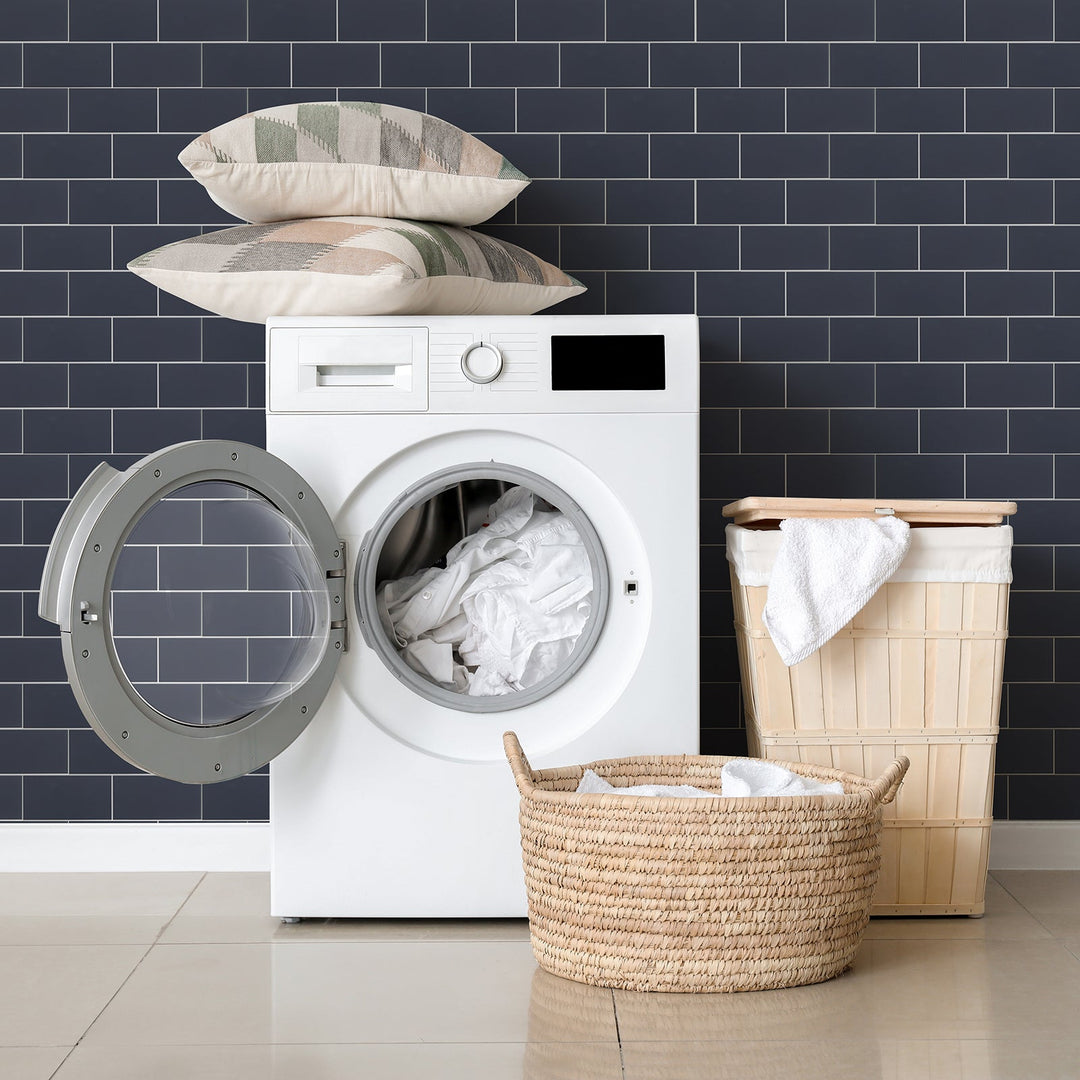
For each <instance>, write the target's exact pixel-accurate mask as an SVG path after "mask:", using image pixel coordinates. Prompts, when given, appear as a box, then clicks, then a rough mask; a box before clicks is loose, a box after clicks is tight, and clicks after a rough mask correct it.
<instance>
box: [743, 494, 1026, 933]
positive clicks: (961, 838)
mask: <svg viewBox="0 0 1080 1080" xmlns="http://www.w3.org/2000/svg"><path fill="white" fill-rule="evenodd" d="M883 510H886V511H895V513H896V514H897V516H901V517H904V518H905V519H906V520H908V521H909V522H910V523H911V524H912V526H913V527H912V529H911V533H910V536H911V547H910V549H909V551H908V554H907V556H906V557H905V559H904V561H903V562H902V563H901V565H900V567H899V569H898V570H897V572H896V573H895V574H894V575H893V577H892V578H891V579H890V580H889V581H888V582H886V584H885V585H883V586H882V587H881V588H880V589H879V590H878V592H877V593H876V594H875V596H874V597H873V598H872V599H871V600H870V601H869V603H867V605H866V606H865V607H864V608H863V609H862V610H861V611H860V612H859V613H858V614H857V615H856V616H855V617H854V618H853V619H852V621H851V622H850V623H849V624H848V625H847V626H845V627H844V628H843V629H842V630H840V632H839V633H838V634H837V635H836V636H835V637H834V638H833V639H832V640H830V641H829V642H827V643H826V644H825V645H824V646H823V647H822V648H821V649H820V650H819V651H818V652H817V653H815V654H814V655H812V656H810V657H808V658H807V659H806V660H804V661H802V663H800V664H796V665H795V666H793V667H791V668H788V667H786V666H785V665H784V663H783V661H782V660H781V658H780V656H779V654H778V652H777V651H776V648H775V646H774V645H773V643H772V641H771V640H770V639H769V634H768V631H767V630H766V628H765V625H764V620H763V617H762V614H763V610H764V607H765V601H766V598H767V593H768V583H769V574H770V571H771V568H772V564H773V561H774V559H775V556H776V553H777V551H778V550H779V547H780V540H781V533H780V532H779V530H778V529H777V528H776V526H777V524H778V522H779V520H781V519H782V518H784V517H787V516H815V517H833V516H835V517H844V516H852V515H856V514H857V515H858V516H865V517H872V516H876V515H877V514H879V513H881V512H882V511H883ZM1015 512H1016V506H1015V504H1012V503H972V502H967V503H965V502H953V503H949V502H937V503H932V502H919V501H905V502H894V503H882V502H880V501H879V502H870V501H864V500H824V499H822V500H787V499H773V500H770V499H752V500H750V499H748V500H742V501H741V502H739V503H733V504H730V505H728V506H725V507H724V513H725V514H727V515H728V516H729V517H734V518H735V520H736V522H737V524H735V525H729V526H728V527H727V530H726V538H727V552H728V561H729V563H730V568H731V581H732V599H733V607H734V612H735V632H736V637H737V642H738V648H739V664H740V669H741V677H742V685H743V707H744V712H745V717H746V729H747V745H748V748H749V751H750V753H751V754H756V755H759V756H760V757H763V758H767V759H769V760H773V759H785V760H794V761H799V762H804V763H816V764H819V765H827V766H830V767H834V768H839V769H846V770H850V771H852V772H865V773H870V774H873V773H874V772H875V771H876V770H878V769H880V768H882V767H884V765H885V764H886V763H887V762H889V761H891V760H892V759H893V758H895V757H898V756H901V755H902V756H904V757H907V758H909V759H910V761H911V771H910V773H909V775H908V780H907V783H906V784H905V785H904V790H903V792H902V794H901V795H900V797H899V798H898V799H897V800H896V803H895V804H894V805H893V806H890V807H889V808H888V809H887V811H886V812H885V815H884V831H883V834H882V860H883V861H882V872H881V877H880V879H879V882H878V887H877V890H876V893H875V895H874V901H873V905H872V907H871V914H872V915H980V914H982V913H983V911H984V910H985V889H986V870H987V862H988V859H989V849H990V825H991V821H992V805H993V779H994V751H995V747H996V743H997V734H998V713H999V710H1000V705H1001V680H1002V671H1003V667H1004V658H1005V639H1006V636H1007V623H1008V598H1009V583H1010V582H1011V581H1012V570H1011V561H1010V554H1011V548H1012V529H1011V527H1010V526H1008V525H1001V524H995V522H997V523H1000V522H1001V520H1002V518H1003V516H1005V515H1008V514H1012V513H1015ZM973 521H975V522H978V523H979V524H977V525H972V524H970V523H971V522H973ZM741 522H746V523H747V524H749V526H750V527H746V526H745V525H743V524H741Z"/></svg>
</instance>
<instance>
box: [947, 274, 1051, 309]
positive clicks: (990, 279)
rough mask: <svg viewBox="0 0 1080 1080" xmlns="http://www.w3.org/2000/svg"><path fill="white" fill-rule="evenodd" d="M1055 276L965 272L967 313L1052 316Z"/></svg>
mask: <svg viewBox="0 0 1080 1080" xmlns="http://www.w3.org/2000/svg"><path fill="white" fill-rule="evenodd" d="M1053 311H1054V275H1053V274H1050V273H1018V272H1017V271H1015V270H1013V271H1001V272H994V271H987V272H979V273H969V274H968V275H967V313H968V314H969V315H1052V314H1053Z"/></svg>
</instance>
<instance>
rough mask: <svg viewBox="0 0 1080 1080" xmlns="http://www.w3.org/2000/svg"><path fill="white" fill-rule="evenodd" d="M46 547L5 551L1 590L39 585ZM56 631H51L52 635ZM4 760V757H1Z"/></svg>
mask: <svg viewBox="0 0 1080 1080" xmlns="http://www.w3.org/2000/svg"><path fill="white" fill-rule="evenodd" d="M45 550H46V549H45V548H44V547H31V546H29V545H22V546H20V547H10V548H8V549H7V550H5V551H4V557H3V559H2V560H0V590H12V591H22V590H30V589H33V588H36V587H37V584H38V582H40V581H41V571H42V569H43V568H44V566H45ZM52 634H55V631H51V632H50V636H51V635H52ZM0 760H2V758H0Z"/></svg>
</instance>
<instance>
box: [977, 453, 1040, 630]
mask: <svg viewBox="0 0 1080 1080" xmlns="http://www.w3.org/2000/svg"><path fill="white" fill-rule="evenodd" d="M1053 492H1054V459H1053V457H1051V456H1050V455H1048V454H969V455H968V459H967V491H966V493H965V494H966V495H967V497H968V498H969V499H1013V500H1015V499H1021V500H1023V499H1049V498H1051V497H1052V495H1053ZM1012 647H1013V642H1010V643H1009V648H1010V649H1011V648H1012ZM1006 651H1008V650H1006Z"/></svg>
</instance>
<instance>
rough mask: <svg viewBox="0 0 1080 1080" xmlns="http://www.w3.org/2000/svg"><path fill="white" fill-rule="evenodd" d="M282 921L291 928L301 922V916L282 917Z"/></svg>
mask: <svg viewBox="0 0 1080 1080" xmlns="http://www.w3.org/2000/svg"><path fill="white" fill-rule="evenodd" d="M281 921H282V922H283V923H285V924H286V925H288V926H291V925H292V924H293V923H298V922H299V921H300V916H299V915H282V916H281Z"/></svg>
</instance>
